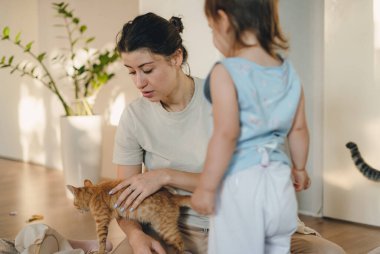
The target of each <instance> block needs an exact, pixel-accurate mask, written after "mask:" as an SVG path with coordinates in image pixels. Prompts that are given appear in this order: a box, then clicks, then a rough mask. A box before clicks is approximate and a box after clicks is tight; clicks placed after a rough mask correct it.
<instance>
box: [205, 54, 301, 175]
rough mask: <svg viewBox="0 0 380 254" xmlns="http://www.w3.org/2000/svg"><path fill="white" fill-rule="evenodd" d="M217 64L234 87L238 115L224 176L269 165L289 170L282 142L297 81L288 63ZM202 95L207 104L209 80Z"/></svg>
mask: <svg viewBox="0 0 380 254" xmlns="http://www.w3.org/2000/svg"><path fill="white" fill-rule="evenodd" d="M217 64H218V63H217ZM219 64H222V65H223V66H224V67H225V68H226V69H227V71H228V73H229V74H230V76H231V78H232V80H233V82H234V84H235V89H236V92H237V96H238V103H239V111H240V136H239V138H238V141H237V145H236V149H235V152H234V154H233V157H232V160H231V162H230V165H229V168H228V170H227V172H226V175H228V174H231V173H235V172H237V171H240V170H244V169H247V168H249V167H251V166H254V165H258V164H262V165H263V166H266V165H268V163H270V161H282V162H283V163H285V164H288V165H289V166H290V165H291V161H290V158H289V157H288V155H287V154H286V151H285V139H286V138H287V135H288V133H289V130H290V128H291V127H292V124H293V119H294V116H295V113H296V110H297V107H298V103H299V100H300V96H301V83H300V79H299V77H298V75H297V73H296V71H295V69H294V68H293V66H292V65H291V63H290V62H289V61H287V60H284V61H283V63H282V65H281V66H275V67H264V66H261V65H258V64H256V63H254V62H252V61H249V60H248V59H244V58H239V57H234V58H226V59H224V60H223V61H221V62H219ZM204 92H205V96H206V98H207V99H208V100H209V101H210V102H211V96H210V85H209V77H208V78H207V79H206V84H205V88H204Z"/></svg>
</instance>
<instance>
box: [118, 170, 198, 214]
mask: <svg viewBox="0 0 380 254" xmlns="http://www.w3.org/2000/svg"><path fill="white" fill-rule="evenodd" d="M135 167H136V168H135ZM133 172H134V173H133ZM137 172H140V173H137ZM199 176H200V174H199V173H189V172H182V171H179V170H175V169H168V168H165V169H155V170H151V171H147V172H145V173H143V174H142V173H141V165H139V166H121V165H119V166H118V177H119V178H121V179H125V180H124V181H123V182H121V183H120V184H119V185H117V186H116V187H115V188H114V189H113V190H112V191H111V194H112V193H115V192H117V191H118V190H121V189H123V188H125V190H124V191H123V193H122V194H121V195H120V197H119V199H118V201H117V202H116V205H117V206H123V207H124V209H130V210H132V211H133V210H134V209H136V208H137V206H139V204H141V202H142V201H143V200H144V199H145V198H147V197H148V196H150V195H152V194H153V193H155V192H156V191H158V190H159V189H161V188H162V187H163V186H170V187H174V188H179V189H182V190H186V191H190V192H192V191H193V190H194V189H195V187H196V186H197V185H198V182H199Z"/></svg>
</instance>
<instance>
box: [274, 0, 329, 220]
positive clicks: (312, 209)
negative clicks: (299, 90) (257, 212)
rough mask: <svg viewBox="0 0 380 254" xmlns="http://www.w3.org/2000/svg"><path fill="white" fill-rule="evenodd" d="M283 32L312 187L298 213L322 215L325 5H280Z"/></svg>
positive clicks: (301, 1)
mask: <svg viewBox="0 0 380 254" xmlns="http://www.w3.org/2000/svg"><path fill="white" fill-rule="evenodd" d="M280 20H281V25H282V29H283V31H284V33H285V35H286V36H287V37H288V39H289V44H290V51H289V58H290V59H291V61H292V63H293V64H294V66H295V68H296V69H297V71H298V74H299V75H300V78H301V80H302V83H303V88H304V92H305V101H306V114H307V120H308V125H309V129H310V151H309V159H308V164H307V170H308V173H309V175H310V177H311V180H312V185H311V187H310V189H308V190H307V191H303V192H301V193H299V195H298V201H299V202H298V204H299V211H300V212H301V213H304V214H310V215H318V216H320V215H321V211H322V190H323V183H322V159H323V157H322V145H323V140H322V134H323V129H322V122H323V121H322V120H323V117H322V109H323V77H324V74H323V65H324V63H323V61H324V57H323V52H324V45H323V43H324V1H323V0H312V1H305V0H282V1H280Z"/></svg>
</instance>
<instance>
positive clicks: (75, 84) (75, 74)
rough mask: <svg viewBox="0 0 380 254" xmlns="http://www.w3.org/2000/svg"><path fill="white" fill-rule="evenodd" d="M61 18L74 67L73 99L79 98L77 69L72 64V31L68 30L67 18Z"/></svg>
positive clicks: (73, 53)
mask: <svg viewBox="0 0 380 254" xmlns="http://www.w3.org/2000/svg"><path fill="white" fill-rule="evenodd" d="M63 20H64V21H65V28H66V32H67V35H68V36H69V42H70V59H71V61H72V63H73V68H74V74H73V76H72V78H73V80H74V86H75V99H79V83H78V78H77V77H78V76H77V71H76V69H75V66H74V55H75V52H74V45H73V37H72V32H71V30H70V27H69V23H68V22H67V18H65V17H64V18H63Z"/></svg>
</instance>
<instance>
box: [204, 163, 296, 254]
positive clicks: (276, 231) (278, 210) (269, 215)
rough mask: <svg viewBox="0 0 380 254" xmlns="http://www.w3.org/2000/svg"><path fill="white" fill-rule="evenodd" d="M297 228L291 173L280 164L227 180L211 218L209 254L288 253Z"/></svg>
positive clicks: (287, 167)
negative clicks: (292, 236)
mask: <svg viewBox="0 0 380 254" xmlns="http://www.w3.org/2000/svg"><path fill="white" fill-rule="evenodd" d="M296 228H297V201H296V197H295V191H294V187H293V183H292V181H291V170H290V168H289V166H287V165H284V164H282V163H279V162H272V163H269V164H268V165H267V166H261V165H258V166H255V167H252V168H249V169H246V170H242V171H240V172H237V173H235V174H232V175H230V176H227V177H226V179H225V180H224V182H223V183H222V186H221V189H220V192H219V196H218V198H217V205H216V214H215V215H214V216H212V217H211V221H210V232H209V246H208V253H209V254H233V253H239V254H264V253H268V254H283V253H290V238H291V235H292V234H293V233H294V232H295V230H296Z"/></svg>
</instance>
